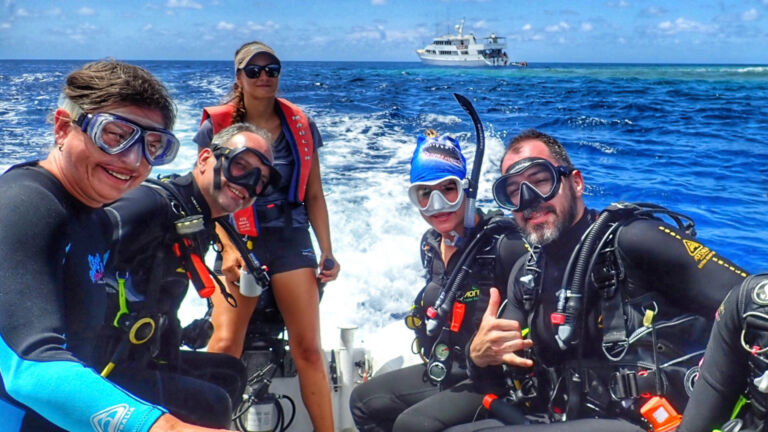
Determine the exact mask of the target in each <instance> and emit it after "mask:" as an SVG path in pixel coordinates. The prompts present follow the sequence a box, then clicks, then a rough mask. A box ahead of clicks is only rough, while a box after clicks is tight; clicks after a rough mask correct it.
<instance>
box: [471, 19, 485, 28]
mask: <svg viewBox="0 0 768 432" xmlns="http://www.w3.org/2000/svg"><path fill="white" fill-rule="evenodd" d="M472 27H474V28H476V29H484V28H488V23H486V22H485V20H480V21H478V22H476V23H475V25H473V26H472Z"/></svg>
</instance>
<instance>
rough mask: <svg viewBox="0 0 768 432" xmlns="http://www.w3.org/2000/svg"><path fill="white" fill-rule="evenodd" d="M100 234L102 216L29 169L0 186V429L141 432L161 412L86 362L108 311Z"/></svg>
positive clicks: (46, 175)
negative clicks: (117, 425)
mask: <svg viewBox="0 0 768 432" xmlns="http://www.w3.org/2000/svg"><path fill="white" fill-rule="evenodd" d="M107 232H108V223H107V221H106V219H105V218H103V213H101V212H100V211H97V210H94V209H93V208H90V207H87V206H85V205H84V204H82V203H81V202H80V201H78V200H77V199H75V198H74V197H73V196H72V195H70V194H69V193H68V192H67V191H66V189H64V187H63V186H62V185H61V183H60V182H59V181H58V180H57V179H56V178H55V177H54V176H53V175H52V174H50V173H49V172H48V171H47V170H45V169H43V168H41V167H39V166H37V165H36V164H29V165H24V166H19V167H15V168H13V169H11V170H10V171H9V172H7V173H5V174H4V175H3V176H2V177H0V274H1V275H2V278H0V377H2V388H1V389H0V429H1V430H3V431H19V430H21V431H30V432H41V431H52V430H62V429H63V430H68V431H93V430H94V427H95V426H93V425H96V426H99V427H102V428H104V430H107V428H108V427H109V422H112V424H113V425H115V423H123V424H122V426H123V428H122V429H120V430H125V431H132V432H133V431H136V432H139V431H141V432H145V431H148V430H149V428H150V427H151V426H152V424H153V423H154V422H155V421H156V420H157V418H158V417H159V416H160V415H162V414H163V413H164V412H165V409H163V408H161V407H159V406H156V405H152V404H150V403H148V402H146V401H145V400H141V399H139V398H137V397H136V396H134V395H132V394H130V393H128V392H127V391H125V390H124V389H122V388H120V387H118V386H117V385H115V384H114V383H112V382H110V381H108V380H106V379H104V378H102V377H100V376H99V373H98V372H97V371H95V370H94V369H93V366H94V365H92V364H90V363H89V361H88V359H90V358H91V354H92V350H91V348H92V344H91V343H92V341H93V340H94V338H95V337H96V333H97V331H98V329H99V327H100V325H101V324H102V323H103V321H104V311H105V310H106V303H107V294H106V290H105V284H104V275H105V272H104V264H105V261H106V260H107V259H108V257H109V254H110V249H109V245H108V243H107V241H106V238H107V237H106V234H107ZM54 424H55V425H57V426H58V427H57V426H54ZM60 428H61V429H60ZM110 430H111V429H110Z"/></svg>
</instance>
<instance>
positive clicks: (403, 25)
mask: <svg viewBox="0 0 768 432" xmlns="http://www.w3.org/2000/svg"><path fill="white" fill-rule="evenodd" d="M0 1H2V2H3V3H2V10H0V58H5V59H94V58H103V57H107V56H109V57H115V58H118V59H124V60H136V59H189V60H230V59H231V57H232V55H233V53H234V50H235V49H236V48H237V47H238V46H239V45H240V44H241V43H243V42H246V41H250V40H254V39H259V40H263V41H265V42H266V43H268V44H270V45H272V46H273V47H274V48H275V49H276V50H277V52H278V54H279V55H280V57H281V58H283V59H286V60H319V61H322V60H360V61H368V60H372V61H376V60H382V61H418V58H417V57H416V54H415V52H414V50H415V49H416V48H421V47H423V46H424V45H425V44H426V43H428V42H429V41H430V40H431V38H432V37H433V36H436V35H437V34H444V33H447V32H448V31H452V30H453V25H454V24H456V23H458V22H459V21H460V20H461V18H465V19H466V24H465V31H474V33H475V34H476V35H478V36H485V35H487V34H488V33H490V32H495V33H497V34H498V35H501V36H506V37H507V38H508V48H507V52H508V53H509V54H510V57H511V58H512V59H513V60H518V61H522V60H526V61H529V62H651V63H656V62H659V63H669V62H671V63H760V64H763V63H768V0H737V1H735V0H721V1H707V0H703V1H701V0H699V1H694V0H678V1H661V0H570V1H565V0H561V1H556V0H536V1H532V0H526V1H521V0H325V1H305V0H278V1H266V0H265V1H260V0H251V1H246V0H157V1H151V2H147V1H142V0H138V1H111V0H101V1H94V0H59V1H41V0H29V1H17V0H0Z"/></svg>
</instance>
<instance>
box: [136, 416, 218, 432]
mask: <svg viewBox="0 0 768 432" xmlns="http://www.w3.org/2000/svg"><path fill="white" fill-rule="evenodd" d="M228 430H229V429H211V428H207V427H202V426H193V425H191V424H188V423H184V422H182V421H181V420H179V419H177V418H176V417H174V416H172V415H170V414H163V415H162V416H160V418H158V419H157V421H156V422H155V424H154V425H152V428H150V429H149V432H221V431H228Z"/></svg>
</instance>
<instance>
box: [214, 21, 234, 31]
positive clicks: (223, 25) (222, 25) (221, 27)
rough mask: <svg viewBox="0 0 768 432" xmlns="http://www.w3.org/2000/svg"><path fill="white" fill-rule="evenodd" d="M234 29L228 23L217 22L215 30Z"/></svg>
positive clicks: (232, 25)
mask: <svg viewBox="0 0 768 432" xmlns="http://www.w3.org/2000/svg"><path fill="white" fill-rule="evenodd" d="M234 29H235V25H234V24H232V23H228V22H226V21H219V23H218V24H216V30H226V31H232V30H234Z"/></svg>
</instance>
